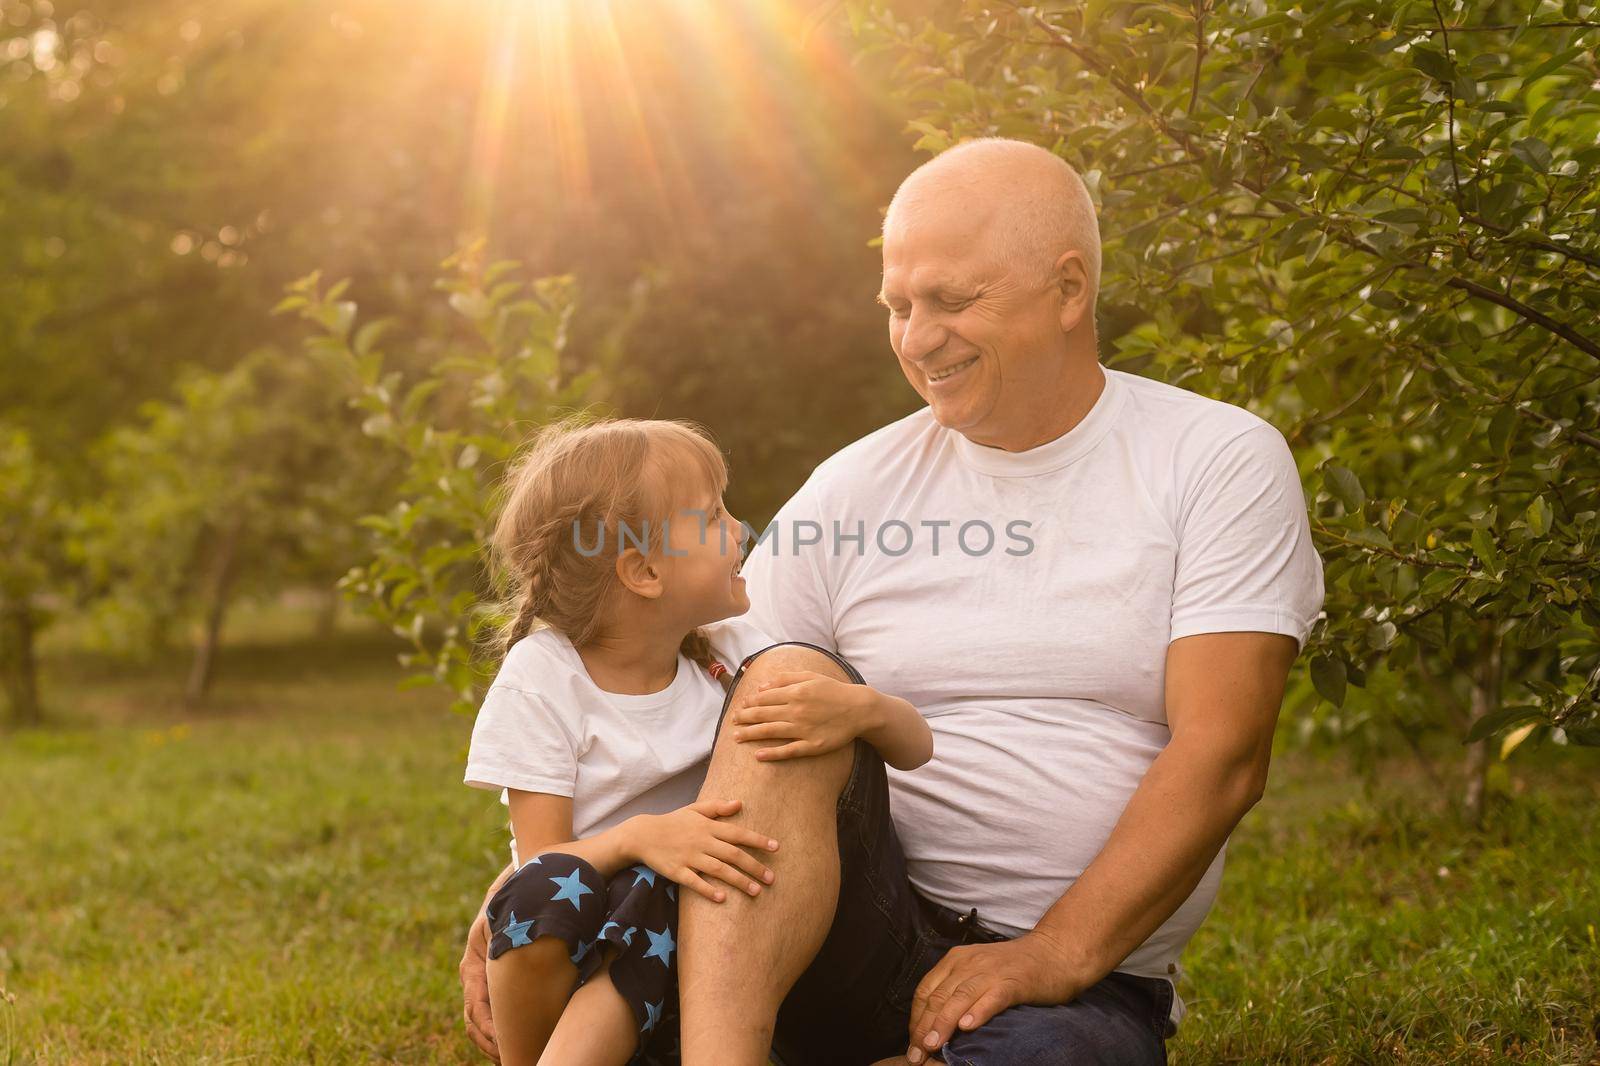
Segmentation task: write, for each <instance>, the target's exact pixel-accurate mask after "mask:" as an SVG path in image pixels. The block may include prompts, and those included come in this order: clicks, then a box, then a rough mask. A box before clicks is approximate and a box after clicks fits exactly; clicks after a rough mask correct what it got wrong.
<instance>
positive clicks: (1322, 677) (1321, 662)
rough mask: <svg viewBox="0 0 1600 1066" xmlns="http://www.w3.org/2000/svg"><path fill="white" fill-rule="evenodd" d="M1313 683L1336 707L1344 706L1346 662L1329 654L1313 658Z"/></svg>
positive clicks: (1323, 696) (1324, 697)
mask: <svg viewBox="0 0 1600 1066" xmlns="http://www.w3.org/2000/svg"><path fill="white" fill-rule="evenodd" d="M1311 685H1312V687H1313V688H1315V689H1316V690H1317V692H1318V693H1319V694H1320V695H1321V696H1322V698H1323V699H1325V700H1327V701H1328V702H1329V703H1331V704H1333V705H1334V706H1335V707H1343V706H1344V696H1345V691H1346V674H1345V666H1344V662H1343V661H1342V660H1339V659H1335V658H1333V657H1332V656H1328V655H1318V656H1317V657H1316V658H1314V659H1312V660H1311Z"/></svg>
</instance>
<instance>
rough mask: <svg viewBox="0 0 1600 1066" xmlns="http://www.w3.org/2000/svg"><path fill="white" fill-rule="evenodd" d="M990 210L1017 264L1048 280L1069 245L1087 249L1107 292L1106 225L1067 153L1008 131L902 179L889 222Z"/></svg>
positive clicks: (1090, 269) (1095, 282)
mask: <svg viewBox="0 0 1600 1066" xmlns="http://www.w3.org/2000/svg"><path fill="white" fill-rule="evenodd" d="M950 210H958V211H961V212H963V213H965V214H967V215H986V216H987V217H988V218H989V219H990V221H991V222H992V223H993V224H994V225H996V226H998V227H1000V232H999V233H998V234H997V236H998V237H999V239H1000V247H1001V249H1002V254H1003V255H1004V256H1005V258H1006V260H1007V261H1008V262H1009V263H1010V264H1012V268H1013V269H1015V270H1016V271H1018V272H1019V273H1021V274H1022V275H1023V276H1025V277H1028V278H1029V279H1030V280H1032V281H1034V282H1036V283H1038V284H1045V283H1047V282H1048V281H1050V280H1051V279H1052V278H1053V276H1054V268H1055V263H1056V260H1057V259H1059V258H1060V257H1061V254H1062V253H1063V252H1068V251H1077V252H1079V253H1081V254H1082V256H1083V263H1084V270H1085V273H1087V275H1088V277H1089V283H1090V285H1091V286H1093V289H1094V291H1095V292H1096V293H1098V292H1099V291H1100V226H1099V223H1098V222H1097V221H1096V219H1095V213H1094V201H1093V200H1092V199H1090V197H1089V190H1088V188H1087V187H1086V186H1085V185H1084V183H1083V179H1082V178H1080V177H1079V176H1078V172H1077V171H1076V170H1074V169H1072V166H1071V165H1070V164H1069V163H1067V161H1066V160H1064V159H1062V158H1061V157H1060V156H1058V155H1056V154H1055V153H1054V152H1050V151H1048V150H1046V149H1044V148H1040V147H1039V146H1038V145H1036V144H1030V143H1029V142H1027V141H1017V140H1011V139H1009V138H1004V137H984V138H981V139H979V140H975V141H967V142H965V143H963V144H959V145H956V146H955V147H954V148H951V149H948V150H947V151H945V152H943V153H941V154H940V155H937V156H935V157H934V158H932V159H930V160H928V162H926V163H924V164H922V166H920V167H918V168H917V169H916V170H914V171H912V172H911V174H910V176H909V177H907V178H906V180H905V181H903V182H901V183H900V188H899V189H898V190H896V192H895V194H894V199H893V200H891V201H890V202H889V211H888V213H887V214H886V215H885V216H884V219H883V228H884V233H885V235H887V234H888V232H889V228H890V226H891V225H895V224H899V225H915V223H916V219H917V217H918V216H919V215H922V214H924V213H925V212H944V211H950Z"/></svg>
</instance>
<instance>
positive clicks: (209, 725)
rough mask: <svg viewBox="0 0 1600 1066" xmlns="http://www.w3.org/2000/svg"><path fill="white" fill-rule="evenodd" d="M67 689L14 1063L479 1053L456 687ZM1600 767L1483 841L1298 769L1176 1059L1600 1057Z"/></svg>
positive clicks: (1519, 807) (327, 684) (352, 675)
mask: <svg viewBox="0 0 1600 1066" xmlns="http://www.w3.org/2000/svg"><path fill="white" fill-rule="evenodd" d="M49 665H50V667H51V669H50V672H49V677H48V680H49V681H50V683H51V685H52V689H51V691H52V693H53V697H54V698H53V702H54V704H55V714H56V721H57V724H56V725H54V726H52V727H51V728H49V729H45V730H40V731H35V732H29V733H23V734H12V735H10V736H4V737H0V988H3V989H5V990H8V991H9V993H10V994H12V995H14V996H15V998H16V1002H15V1004H14V1005H10V1006H8V1005H7V1004H6V1003H5V1002H4V997H0V1066H9V1064H11V1063H34V1062H39V1063H102V1062H103V1063H128V1062H150V1063H202V1062H211V1063H223V1062H231V1063H244V1062H250V1063H268V1062H272V1063H276V1062H285V1063H287V1062H295V1063H299V1062H369V1061H392V1062H419V1063H420V1062H428V1063H434V1062H442V1063H451V1062H460V1063H465V1062H473V1061H477V1060H476V1059H475V1057H474V1054H473V1053H472V1052H471V1051H470V1049H469V1047H468V1045H467V1044H466V1042H465V1038H464V1037H463V1036H462V1034H461V1027H460V1018H459V1007H458V1005H457V1004H458V999H457V986H456V978H455V963H456V960H457V958H458V956H459V950H460V949H459V942H460V937H461V933H462V931H463V926H464V922H465V920H466V916H467V915H468V913H469V912H470V910H471V908H472V907H473V906H474V905H475V904H476V903H477V902H478V901H479V900H480V899H481V898H482V888H483V884H484V882H485V881H486V879H487V877H488V876H489V875H490V873H491V872H492V871H493V870H494V869H496V868H497V867H498V866H499V864H500V862H501V861H502V858H503V856H504V848H503V840H502V835H503V829H502V820H501V816H500V814H499V813H498V812H497V811H496V809H495V806H496V805H495V804H494V803H493V800H492V797H490V796H489V795H488V794H486V793H479V792H475V791H473V790H469V789H467V788H466V787H464V786H463V785H462V784H461V783H460V782H461V766H462V759H463V756H464V753H465V747H466V742H467V737H468V734H469V731H470V725H469V723H468V722H466V721H465V720H464V719H462V718H460V717H453V716H451V715H449V714H447V713H446V712H444V711H443V710H442V709H441V708H442V706H443V703H444V700H443V699H441V698H440V696H439V694H437V693H435V692H431V691H427V690H420V691H413V692H407V693H401V692H397V691H396V690H395V688H394V686H393V681H394V677H395V674H394V670H393V667H392V659H391V658H390V657H389V654H388V651H387V649H386V648H385V647H383V646H382V645H380V644H379V643H376V642H374V641H370V640H367V641H363V640H358V639H355V638H351V637H348V636H347V637H345V638H342V639H341V641H340V642H339V643H337V644H333V645H312V644H300V645H297V644H293V643H289V644H279V645H273V644H270V643H264V644H257V645H254V646H252V647H249V648H236V649H233V650H231V651H230V652H229V653H228V655H227V656H226V657H225V659H224V661H223V664H222V670H223V681H222V683H221V684H220V685H219V689H218V693H217V699H216V701H215V706H214V707H213V708H212V709H210V710H209V711H207V712H206V713H205V714H203V715H195V716H185V715H183V714H182V713H180V712H177V711H175V710H171V709H169V708H171V707H173V706H174V703H175V700H174V697H175V695H176V691H177V687H178V679H179V678H181V669H180V668H179V667H180V666H181V664H178V663H175V662H162V663H156V664H153V665H152V666H151V667H148V668H146V669H145V670H144V671H141V672H139V673H137V674H133V675H130V674H129V673H128V672H127V671H125V670H123V669H121V668H118V667H116V666H114V665H113V664H108V663H104V662H99V661H96V660H94V659H93V658H90V657H86V656H82V655H74V656H70V657H65V658H63V657H61V656H60V655H57V656H56V657H55V658H52V660H51V661H50V663H49ZM1582 754H1586V755H1590V756H1592V755H1593V753H1582ZM1597 766H1600V764H1597V761H1596V760H1595V759H1594V758H1592V757H1590V758H1583V759H1578V758H1567V759H1552V758H1550V753H1539V752H1536V753H1533V755H1532V757H1530V758H1523V757H1520V756H1519V759H1518V760H1517V761H1516V762H1514V763H1513V764H1512V774H1511V787H1512V790H1513V792H1514V793H1517V794H1516V795H1515V796H1514V798H1513V799H1512V800H1510V801H1509V802H1502V803H1501V804H1499V805H1497V807H1496V809H1495V811H1494V816H1493V823H1492V826H1491V828H1490V830H1489V831H1488V832H1487V833H1485V834H1483V835H1477V834H1474V833H1471V832H1468V831H1467V830H1465V829H1463V828H1462V827H1461V826H1460V825H1459V824H1458V823H1457V822H1456V821H1455V819H1454V818H1453V817H1452V816H1450V815H1448V814H1446V813H1442V812H1441V809H1440V805H1439V804H1438V803H1437V802H1436V797H1434V796H1432V795H1431V794H1429V793H1428V791H1427V790H1426V789H1425V788H1424V786H1423V785H1422V784H1421V782H1420V779H1418V778H1416V777H1414V776H1413V775H1412V774H1411V773H1410V772H1409V770H1408V768H1407V767H1406V766H1405V765H1404V764H1397V765H1396V766H1395V767H1394V768H1392V770H1391V771H1390V772H1388V773H1387V774H1386V775H1385V783H1384V785H1383V787H1382V788H1381V789H1380V790H1379V791H1378V792H1376V793H1374V794H1373V795H1371V796H1368V795H1366V794H1365V793H1364V792H1363V790H1362V789H1361V788H1360V786H1359V784H1358V783H1357V782H1356V781H1355V780H1354V778H1353V777H1352V776H1351V775H1350V774H1349V773H1348V772H1347V771H1345V770H1343V769H1341V768H1340V767H1339V766H1338V765H1337V764H1336V763H1334V762H1331V761H1327V760H1318V759H1311V758H1308V757H1296V758H1288V759H1281V760H1280V761H1279V763H1278V764H1277V766H1276V767H1275V770H1274V780H1273V784H1272V786H1271V788H1270V790H1269V793H1268V798H1267V799H1266V800H1265V801H1264V802H1263V803H1262V804H1261V806H1260V807H1258V808H1257V809H1256V810H1255V811H1254V812H1252V813H1251V815H1250V816H1249V818H1248V819H1247V820H1246V822H1245V824H1244V825H1243V826H1242V827H1241V828H1240V830H1239V831H1238V832H1237V833H1236V834H1235V836H1234V841H1233V844H1232V845H1231V847H1230V854H1229V863H1228V869H1227V873H1226V876H1225V877H1224V880H1223V888H1222V895H1221V897H1220V899H1219V902H1218V905H1217V907H1216V909H1215V910H1214V911H1213V912H1212V915H1211V918H1210V919H1209V921H1208V922H1207V924H1206V925H1205V926H1204V927H1203V928H1202V930H1201V932H1200V933H1199V935H1198V936H1197V937H1196V939H1195V942H1194V944H1193V945H1192V946H1191V948H1190V950H1189V952H1188V953H1187V955H1186V964H1187V966H1188V970H1189V979H1188V981H1187V983H1186V984H1185V986H1184V987H1183V989H1182V991H1183V993H1184V996H1185V998H1186V999H1187V1000H1188V1002H1189V1005H1190V1011H1191V1013H1190V1016H1189V1019H1188V1021H1187V1022H1186V1024H1185V1027H1184V1030H1183V1032H1182V1033H1181V1034H1180V1035H1179V1036H1178V1038H1177V1039H1176V1040H1175V1041H1173V1043H1172V1045H1171V1055H1172V1061H1173V1062H1174V1063H1178V1064H1182V1063H1210V1062H1239V1063H1258V1062H1305V1063H1313V1062H1406V1063H1413V1062H1415V1063H1457V1062H1485V1063H1494V1062H1508V1061H1514V1062H1541V1063H1544V1062H1549V1063H1574V1064H1582V1063H1592V1062H1596V1061H1600V1053H1597V1044H1596V1034H1595V1029H1596V1026H1597V1024H1600V1019H1597V1007H1600V947H1597V944H1596V936H1597V935H1600V934H1597V929H1596V926H1597V925H1600V876H1597V875H1596V870H1600V837H1597V835H1596V832H1595V828H1596V818H1595V816H1596V813H1597V810H1600V804H1597V802H1596V801H1597V799H1600V786H1597V783H1596V779H1597V777H1600V775H1597V774H1596V773H1595V771H1596V769H1597ZM8 1032H9V1036H8V1035H7V1034H8Z"/></svg>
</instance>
